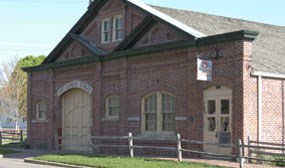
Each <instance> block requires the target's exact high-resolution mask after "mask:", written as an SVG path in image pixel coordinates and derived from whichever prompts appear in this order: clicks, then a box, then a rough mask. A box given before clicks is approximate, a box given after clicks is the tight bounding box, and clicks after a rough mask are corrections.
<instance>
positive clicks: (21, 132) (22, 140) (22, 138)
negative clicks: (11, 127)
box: [20, 130, 24, 143]
mask: <svg viewBox="0 0 285 168" xmlns="http://www.w3.org/2000/svg"><path fill="white" fill-rule="evenodd" d="M20 141H21V143H23V142H24V137H23V130H20Z"/></svg>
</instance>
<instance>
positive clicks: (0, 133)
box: [0, 131, 2, 146]
mask: <svg viewBox="0 0 285 168" xmlns="http://www.w3.org/2000/svg"><path fill="white" fill-rule="evenodd" d="M1 145H2V132H1V131H0V146H1Z"/></svg>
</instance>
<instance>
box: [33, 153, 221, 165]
mask: <svg viewBox="0 0 285 168" xmlns="http://www.w3.org/2000/svg"><path fill="white" fill-rule="evenodd" d="M34 159H35V160H43V161H50V162H58V163H65V164H71V165H78V166H90V167H96V168H191V167H193V168H222V167H221V166H213V165H208V164H202V163H191V162H175V161H168V160H157V159H149V158H129V157H111V156H106V157H105V156H94V155H77V154H54V155H44V156H39V157H36V158H34ZM224 168H225V167H224Z"/></svg>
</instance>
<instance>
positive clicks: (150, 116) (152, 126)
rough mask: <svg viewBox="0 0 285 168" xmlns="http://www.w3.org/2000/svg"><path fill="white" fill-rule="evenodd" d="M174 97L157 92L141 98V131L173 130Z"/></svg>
mask: <svg viewBox="0 0 285 168" xmlns="http://www.w3.org/2000/svg"><path fill="white" fill-rule="evenodd" d="M174 109H175V107H174V97H173V96H171V95H169V94H166V93H161V92H157V93H154V94H151V95H149V96H147V97H145V98H144V99H143V116H142V118H143V120H142V122H143V123H142V125H143V131H152V132H154V131H155V132H173V131H174Z"/></svg>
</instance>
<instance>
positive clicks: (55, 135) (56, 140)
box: [54, 132, 58, 151]
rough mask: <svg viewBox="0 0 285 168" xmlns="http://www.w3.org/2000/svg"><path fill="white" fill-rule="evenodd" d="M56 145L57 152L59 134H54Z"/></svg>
mask: <svg viewBox="0 0 285 168" xmlns="http://www.w3.org/2000/svg"><path fill="white" fill-rule="evenodd" d="M54 144H55V151H58V135H57V132H56V133H55V134H54Z"/></svg>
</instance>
